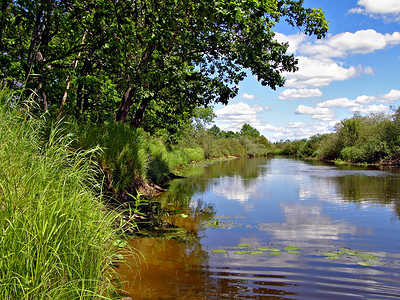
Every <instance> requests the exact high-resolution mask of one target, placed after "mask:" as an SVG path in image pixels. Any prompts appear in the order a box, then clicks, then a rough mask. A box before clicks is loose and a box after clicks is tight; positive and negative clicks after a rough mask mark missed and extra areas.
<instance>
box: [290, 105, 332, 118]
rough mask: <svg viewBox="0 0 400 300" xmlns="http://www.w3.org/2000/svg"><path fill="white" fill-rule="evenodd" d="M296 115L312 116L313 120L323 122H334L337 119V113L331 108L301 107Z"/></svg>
mask: <svg viewBox="0 0 400 300" xmlns="http://www.w3.org/2000/svg"><path fill="white" fill-rule="evenodd" d="M294 113H295V114H296V115H311V116H312V118H313V119H318V120H322V121H332V120H333V119H334V117H335V112H334V111H332V110H330V109H329V108H325V107H311V106H306V105H299V106H298V107H297V109H296V111H295V112H294Z"/></svg>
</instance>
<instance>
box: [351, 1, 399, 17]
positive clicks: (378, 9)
mask: <svg viewBox="0 0 400 300" xmlns="http://www.w3.org/2000/svg"><path fill="white" fill-rule="evenodd" d="M357 5H359V6H361V7H355V8H352V9H351V10H350V12H352V13H370V14H400V2H399V1H398V0H379V1H377V0H358V2H357Z"/></svg>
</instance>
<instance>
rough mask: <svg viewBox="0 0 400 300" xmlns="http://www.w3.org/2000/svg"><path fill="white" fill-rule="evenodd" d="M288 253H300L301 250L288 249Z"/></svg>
mask: <svg viewBox="0 0 400 300" xmlns="http://www.w3.org/2000/svg"><path fill="white" fill-rule="evenodd" d="M288 253H290V254H300V251H296V250H288Z"/></svg>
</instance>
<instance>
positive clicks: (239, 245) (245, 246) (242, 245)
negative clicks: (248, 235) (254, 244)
mask: <svg viewBox="0 0 400 300" xmlns="http://www.w3.org/2000/svg"><path fill="white" fill-rule="evenodd" d="M237 245H238V247H243V248H247V247H250V244H237Z"/></svg>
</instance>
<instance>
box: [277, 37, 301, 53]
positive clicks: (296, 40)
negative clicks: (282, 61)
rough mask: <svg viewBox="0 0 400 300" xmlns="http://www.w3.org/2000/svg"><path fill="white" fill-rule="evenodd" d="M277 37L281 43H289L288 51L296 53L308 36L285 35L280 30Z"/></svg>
mask: <svg viewBox="0 0 400 300" xmlns="http://www.w3.org/2000/svg"><path fill="white" fill-rule="evenodd" d="M275 38H276V40H277V41H278V42H279V43H289V48H288V50H287V52H288V53H290V54H293V53H296V52H297V50H298V48H299V46H300V45H301V44H302V43H303V42H304V41H305V40H306V39H307V36H306V35H304V34H301V33H299V34H292V35H285V34H282V33H279V32H276V33H275Z"/></svg>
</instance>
